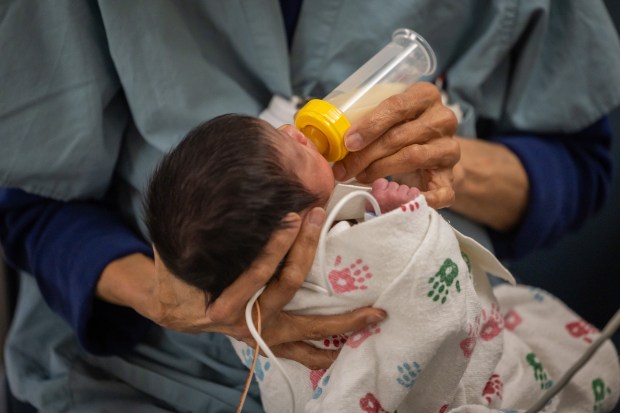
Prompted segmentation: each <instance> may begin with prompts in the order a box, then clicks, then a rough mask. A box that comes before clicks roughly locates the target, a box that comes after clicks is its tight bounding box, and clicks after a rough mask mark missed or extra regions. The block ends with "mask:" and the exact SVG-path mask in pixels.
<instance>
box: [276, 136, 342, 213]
mask: <svg viewBox="0 0 620 413" xmlns="http://www.w3.org/2000/svg"><path fill="white" fill-rule="evenodd" d="M276 132H277V133H278V134H279V135H280V137H281V138H282V139H281V140H280V139H279V140H278V141H277V142H278V146H279V148H280V150H281V152H282V156H283V157H284V159H285V162H288V165H290V168H291V170H292V171H294V172H295V173H296V174H297V176H299V179H300V180H301V181H302V183H303V184H304V185H305V187H306V188H307V189H308V190H310V191H312V192H313V193H315V194H318V195H319V197H320V203H321V206H324V205H325V204H326V203H327V200H328V199H329V196H330V195H331V193H332V190H333V189H334V185H335V181H334V173H333V172H332V168H331V166H330V165H329V163H328V162H327V160H325V158H323V156H322V155H321V154H320V153H319V151H318V149H317V147H316V145H315V144H314V143H313V142H312V141H310V140H309V139H308V138H306V136H305V135H304V134H303V133H301V132H300V131H299V129H297V128H296V127H294V126H293V125H284V126H281V127H280V128H278V129H277V130H276Z"/></svg>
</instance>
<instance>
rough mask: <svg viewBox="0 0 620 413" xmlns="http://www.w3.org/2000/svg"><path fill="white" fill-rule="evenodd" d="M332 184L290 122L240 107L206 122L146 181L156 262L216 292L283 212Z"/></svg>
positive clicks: (313, 202)
mask: <svg viewBox="0 0 620 413" xmlns="http://www.w3.org/2000/svg"><path fill="white" fill-rule="evenodd" d="M333 186H334V177H333V174H332V172H331V168H330V166H329V164H328V163H327V162H326V161H325V159H323V158H322V157H321V155H320V154H319V153H318V151H317V150H316V147H314V145H313V144H312V143H311V142H309V141H308V140H307V139H306V138H305V136H304V135H303V134H302V133H301V132H299V131H298V130H297V129H295V128H294V127H292V126H286V127H283V128H280V129H275V128H273V127H271V126H270V125H269V124H268V123H266V122H264V121H262V120H260V119H257V118H254V117H249V116H241V115H224V116H220V117H217V118H215V119H213V120H210V121H208V122H206V123H203V124H201V125H199V126H198V127H196V128H194V129H193V130H192V131H190V132H189V133H188V134H187V135H186V136H185V138H184V139H183V140H182V141H181V143H179V145H178V146H177V147H175V148H174V149H173V150H172V151H171V152H169V153H168V154H166V155H165V156H164V157H163V159H162V160H161V162H160V163H159V165H158V167H157V168H156V170H155V172H154V173H153V175H152V177H151V180H150V182H149V185H148V189H147V193H146V197H145V199H144V216H145V221H146V226H147V228H148V231H149V234H150V237H151V242H152V243H153V246H154V248H155V250H156V260H158V261H159V262H158V264H162V263H163V266H162V265H158V268H160V269H162V270H163V271H166V270H167V271H169V272H170V273H172V274H174V275H175V276H177V277H179V278H181V279H183V280H184V281H185V282H187V283H189V284H191V285H193V286H195V287H198V288H199V289H201V290H203V291H206V292H208V293H209V295H210V297H211V300H214V299H215V298H217V297H218V296H219V295H220V294H221V292H222V291H223V290H224V289H225V288H226V287H227V286H228V285H230V284H231V283H232V282H233V281H234V280H235V279H236V278H237V277H238V276H239V275H240V274H241V273H242V272H243V271H244V270H246V269H247V268H248V267H249V265H250V264H251V263H252V262H253V261H254V260H255V259H256V258H257V257H258V255H259V254H260V252H261V251H262V250H263V248H264V246H265V245H266V243H267V241H268V240H269V237H270V236H271V234H272V233H273V232H274V231H275V230H277V229H279V228H282V226H283V225H285V224H283V222H282V218H284V217H285V216H286V215H287V214H288V213H289V212H301V213H304V212H305V211H307V210H309V209H310V208H311V207H314V206H319V205H324V204H325V202H326V201H327V199H328V198H329V195H330V193H331V190H332V189H333ZM164 266H165V268H164Z"/></svg>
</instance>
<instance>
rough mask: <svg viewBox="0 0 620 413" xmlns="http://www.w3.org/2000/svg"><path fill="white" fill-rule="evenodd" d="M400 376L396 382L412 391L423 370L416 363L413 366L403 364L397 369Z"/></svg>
mask: <svg viewBox="0 0 620 413" xmlns="http://www.w3.org/2000/svg"><path fill="white" fill-rule="evenodd" d="M397 369H398V373H399V376H398V378H396V381H397V382H398V384H400V385H401V386H403V387H405V388H407V389H410V388H412V387H413V385H414V384H415V381H416V379H417V378H418V374H420V371H421V370H422V369H421V368H420V365H419V364H418V363H416V362H415V361H414V362H413V363H412V364H409V363H406V362H405V363H403V364H401V365H400V366H398V367H397Z"/></svg>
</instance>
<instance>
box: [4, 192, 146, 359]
mask: <svg viewBox="0 0 620 413" xmlns="http://www.w3.org/2000/svg"><path fill="white" fill-rule="evenodd" d="M0 243H1V244H2V247H3V249H4V253H5V256H6V259H7V261H8V262H9V264H10V265H11V266H13V267H15V268H19V269H23V270H25V271H27V272H29V273H31V274H33V275H34V276H35V278H36V280H37V284H38V285H39V288H40V289H41V292H42V295H43V297H44V298H45V300H46V302H47V304H48V305H49V306H50V307H51V308H52V309H53V310H54V311H55V312H56V313H58V314H59V315H60V316H61V317H63V318H64V319H65V321H67V323H69V325H71V327H72V328H73V329H74V330H75V332H76V333H77V335H78V338H79V340H80V343H81V344H82V345H83V346H84V347H85V348H86V349H87V350H89V351H90V352H92V353H95V354H110V353H117V352H122V351H124V350H126V349H128V348H130V347H131V346H132V345H133V344H135V342H136V341H137V340H139V339H140V338H141V337H142V334H143V333H144V332H145V331H146V329H147V328H148V326H149V325H150V324H151V323H150V322H149V321H148V320H147V319H145V318H143V317H140V316H139V315H138V314H137V313H136V312H135V311H133V310H132V309H130V308H126V307H119V306H114V305H111V304H108V303H106V302H105V301H101V300H95V299H94V295H95V288H96V285H97V282H98V279H99V276H100V275H101V272H102V271H103V269H104V268H105V267H106V266H107V265H108V263H110V262H112V261H114V260H116V259H118V258H120V257H123V256H126V255H128V254H144V256H148V255H149V254H151V249H150V247H149V245H148V244H147V243H146V242H144V241H143V240H142V239H141V238H139V237H138V236H136V235H135V234H134V233H133V232H131V231H130V230H129V229H128V228H127V227H126V226H125V225H124V223H123V222H122V221H121V220H120V219H119V217H118V216H117V215H116V214H115V213H114V212H113V211H112V210H110V209H109V208H107V207H106V206H104V204H102V203H95V202H61V201H54V200H51V199H48V198H44V197H40V196H36V195H31V194H28V193H26V192H24V191H21V190H19V189H8V188H3V189H0ZM131 276H133V277H135V276H136V274H135V273H134V274H130V277H131Z"/></svg>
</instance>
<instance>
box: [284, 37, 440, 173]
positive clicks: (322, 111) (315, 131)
mask: <svg viewBox="0 0 620 413" xmlns="http://www.w3.org/2000/svg"><path fill="white" fill-rule="evenodd" d="M435 67H436V58H435V53H434V52H433V50H432V49H431V47H430V46H429V44H428V43H427V42H426V40H424V39H423V38H422V37H421V36H420V35H419V34H417V33H416V32H414V31H413V30H409V29H398V30H396V31H395V32H394V33H393V34H392V41H391V42H390V43H388V44H387V45H386V46H385V47H384V48H383V49H381V50H380V51H379V52H378V53H377V54H375V55H374V56H373V57H372V58H371V59H370V60H368V61H367V62H366V63H364V65H362V66H361V67H360V68H359V69H357V70H356V71H355V72H354V73H353V74H352V75H351V76H349V77H348V78H347V79H346V80H345V81H344V82H342V83H341V84H340V85H339V86H337V87H336V88H335V89H334V90H333V91H332V92H330V93H329V94H328V95H327V96H325V98H323V99H313V100H311V101H309V102H308V103H307V104H306V105H304V107H302V108H301V109H300V110H299V112H297V115H296V117H295V126H297V128H298V129H299V130H301V131H302V132H303V133H304V135H306V136H307V137H308V138H309V139H310V140H312V141H313V142H314V143H315V144H316V146H317V147H318V148H319V151H320V152H321V154H322V155H323V156H324V157H325V158H326V159H327V160H328V161H330V162H335V161H338V160H340V159H342V158H344V157H345V155H346V154H347V149H346V148H345V146H344V139H343V138H344V134H345V133H346V131H347V130H348V129H349V127H351V123H354V122H356V121H357V120H358V119H360V118H361V117H362V116H364V115H365V114H366V113H368V112H369V111H370V110H372V109H373V108H375V107H376V106H377V105H378V104H379V103H380V102H381V101H383V100H385V99H386V98H388V97H390V96H392V95H395V94H398V93H401V92H403V91H404V90H405V89H406V88H407V87H408V86H410V85H411V84H412V83H415V82H417V81H418V80H419V79H420V78H421V77H422V76H428V75H430V74H432V73H433V72H434V71H435Z"/></svg>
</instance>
